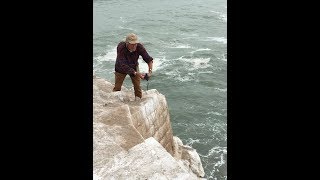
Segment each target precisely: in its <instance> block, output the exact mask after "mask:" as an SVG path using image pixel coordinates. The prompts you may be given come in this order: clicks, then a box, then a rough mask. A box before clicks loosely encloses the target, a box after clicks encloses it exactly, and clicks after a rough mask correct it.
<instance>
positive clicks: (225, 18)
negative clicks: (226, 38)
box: [211, 11, 227, 22]
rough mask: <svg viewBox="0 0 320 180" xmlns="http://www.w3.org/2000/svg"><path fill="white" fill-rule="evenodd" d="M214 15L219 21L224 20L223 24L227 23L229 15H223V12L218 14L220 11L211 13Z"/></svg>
mask: <svg viewBox="0 0 320 180" xmlns="http://www.w3.org/2000/svg"><path fill="white" fill-rule="evenodd" d="M211 12H213V13H215V14H216V15H217V16H218V19H220V20H222V21H223V22H227V15H226V14H224V13H222V12H218V11H211Z"/></svg>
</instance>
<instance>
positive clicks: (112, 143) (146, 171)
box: [93, 75, 204, 180]
mask: <svg viewBox="0 0 320 180" xmlns="http://www.w3.org/2000/svg"><path fill="white" fill-rule="evenodd" d="M112 89H113V85H112V84H111V83H109V82H107V81H105V80H104V79H102V78H99V77H96V76H95V75H94V76H93V171H94V172H93V173H94V179H103V180H104V179H128V178H130V179H200V178H201V177H203V176H204V171H203V167H202V164H201V161H200V157H199V155H198V153H197V152H196V150H195V149H193V148H191V147H189V146H185V145H183V144H182V141H181V140H180V139H179V138H178V137H175V136H173V132H172V128H171V122H170V116H169V110H168V105H167V101H166V99H165V96H164V95H162V94H160V93H159V92H158V91H157V90H155V89H152V90H148V91H143V97H142V99H137V100H135V99H134V93H133V90H128V89H127V88H125V87H122V91H117V92H112Z"/></svg>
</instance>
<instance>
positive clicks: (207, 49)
mask: <svg viewBox="0 0 320 180" xmlns="http://www.w3.org/2000/svg"><path fill="white" fill-rule="evenodd" d="M210 50H211V49H209V48H205V49H197V50H195V51H191V52H190V53H191V54H193V53H195V52H199V51H210Z"/></svg>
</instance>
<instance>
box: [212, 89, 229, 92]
mask: <svg viewBox="0 0 320 180" xmlns="http://www.w3.org/2000/svg"><path fill="white" fill-rule="evenodd" d="M214 89H215V90H218V91H220V92H227V88H224V89H221V88H214Z"/></svg>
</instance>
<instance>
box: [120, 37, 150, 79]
mask: <svg viewBox="0 0 320 180" xmlns="http://www.w3.org/2000/svg"><path fill="white" fill-rule="evenodd" d="M139 56H141V57H142V59H143V60H144V61H145V62H146V63H149V62H150V61H152V60H153V58H152V57H151V56H149V54H148V52H147V51H146V49H145V48H144V47H143V45H142V44H140V43H138V44H137V49H136V51H134V52H130V51H129V50H128V49H127V47H126V43H125V42H120V43H119V44H118V47H117V59H116V64H115V71H116V72H118V73H123V74H129V75H130V76H132V75H133V74H134V71H136V70H137V69H136V67H137V66H138V65H139V63H138V59H139Z"/></svg>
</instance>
